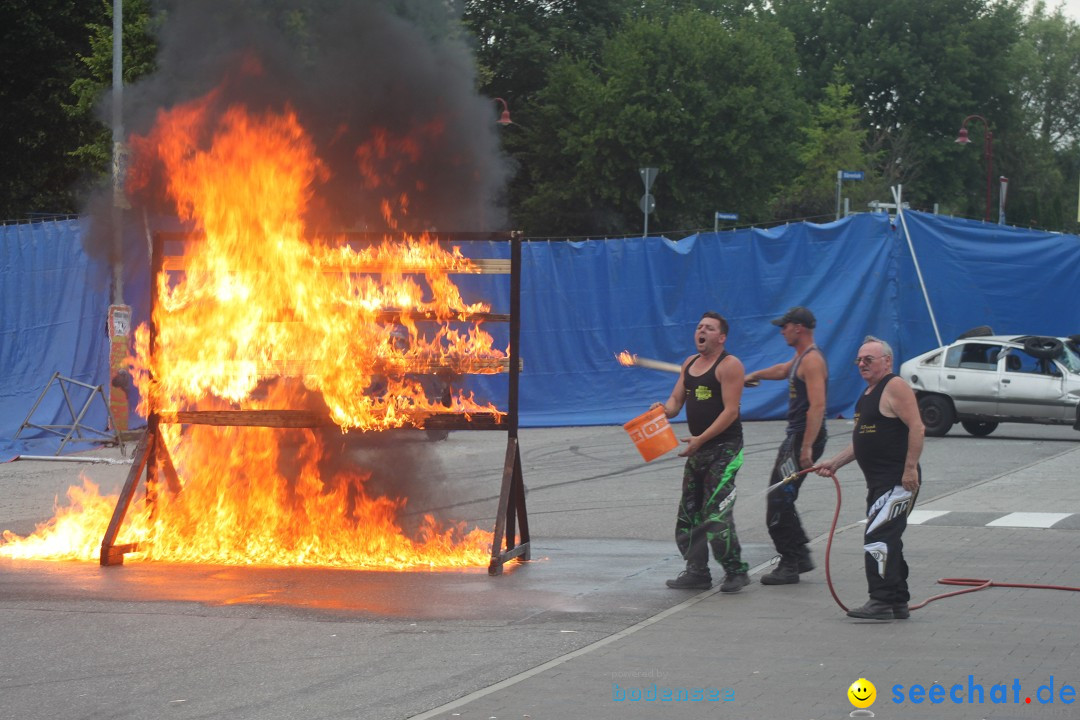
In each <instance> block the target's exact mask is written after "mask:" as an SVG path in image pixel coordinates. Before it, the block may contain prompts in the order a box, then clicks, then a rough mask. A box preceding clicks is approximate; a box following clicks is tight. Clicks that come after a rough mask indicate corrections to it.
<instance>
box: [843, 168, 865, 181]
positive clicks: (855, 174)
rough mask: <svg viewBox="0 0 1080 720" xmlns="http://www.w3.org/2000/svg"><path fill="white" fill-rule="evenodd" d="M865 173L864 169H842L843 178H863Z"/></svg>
mask: <svg viewBox="0 0 1080 720" xmlns="http://www.w3.org/2000/svg"><path fill="white" fill-rule="evenodd" d="M864 175H865V173H863V171H862V170H841V171H840V179H841V180H862V179H863V177H864Z"/></svg>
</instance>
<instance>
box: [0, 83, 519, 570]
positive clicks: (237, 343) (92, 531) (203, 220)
mask: <svg viewBox="0 0 1080 720" xmlns="http://www.w3.org/2000/svg"><path fill="white" fill-rule="evenodd" d="M213 99H214V94H213V93H212V94H211V95H208V96H207V97H205V98H202V99H200V100H197V101H194V102H192V103H189V104H187V105H183V106H179V107H177V108H174V109H172V110H170V111H167V112H166V111H162V112H161V113H159V116H158V120H157V124H156V126H155V128H154V129H153V131H152V132H151V133H150V134H149V135H148V136H146V137H141V138H135V139H134V140H133V143H132V145H133V147H134V148H135V156H136V163H135V165H134V167H133V170H132V174H131V183H132V185H133V186H134V187H146V186H147V185H148V178H149V177H150V176H152V175H153V170H152V169H147V168H148V167H153V166H155V165H156V166H160V168H161V169H162V170H163V172H164V174H165V176H166V177H167V180H168V185H167V188H168V195H169V196H170V198H171V200H172V201H173V202H174V204H175V206H176V210H177V212H178V214H179V215H180V217H181V219H183V220H185V221H187V222H188V223H189V224H190V227H191V229H192V231H193V232H192V235H193V236H195V237H197V238H199V239H197V240H194V241H192V242H189V243H187V245H186V247H185V249H184V255H183V257H182V259H181V260H180V261H179V262H178V263H175V262H174V263H171V264H170V263H166V266H165V271H164V272H161V273H160V274H159V275H158V276H157V277H156V278H155V282H156V285H157V297H158V298H159V301H158V304H157V306H156V308H155V311H154V321H155V323H156V327H157V333H156V336H155V337H154V339H153V342H154V348H153V352H151V347H150V344H151V338H150V331H149V329H148V328H147V327H146V326H142V327H140V328H138V329H137V331H136V342H135V350H136V353H135V354H136V357H135V358H134V359H132V361H131V364H132V370H133V374H134V375H135V377H136V382H137V383H138V385H139V388H140V391H141V394H142V397H143V398H144V400H143V405H142V407H141V408H140V410H141V411H142V412H144V413H147V412H149V411H150V410H151V409H154V410H158V411H161V412H162V413H163V415H168V413H170V412H173V411H180V410H209V409H237V408H239V409H244V410H267V409H269V410H287V409H297V408H298V407H300V408H302V407H305V406H309V407H310V406H316V407H320V406H321V405H320V402H321V403H322V404H324V405H325V408H326V409H327V410H328V411H329V415H330V417H331V418H332V420H333V421H334V422H335V423H337V424H338V425H339V426H341V428H342V429H344V430H348V429H350V428H353V429H360V430H362V431H363V430H380V429H387V428H393V427H402V426H406V425H414V426H418V427H422V426H423V423H424V421H425V419H426V418H427V417H429V416H430V415H431V414H432V413H434V412H447V411H450V412H456V413H461V414H467V413H475V412H491V413H496V414H497V413H498V411H497V410H496V409H495V408H494V407H493V406H491V405H480V404H478V403H477V402H476V401H475V400H474V399H473V398H472V397H471V396H466V395H465V394H463V393H461V392H455V393H454V394H453V395H452V396H451V397H450V398H449V399H447V398H446V397H436V398H432V397H428V395H429V393H428V392H427V391H426V390H425V388H424V384H423V382H422V380H421V377H422V376H425V375H426V376H428V377H429V378H430V377H431V376H432V375H433V374H434V375H437V376H441V377H442V378H444V379H445V378H448V377H456V376H457V375H459V374H462V373H492V372H500V371H502V370H503V369H504V368H503V364H504V361H505V358H506V352H504V351H501V350H498V349H495V348H493V347H492V343H493V340H492V337H491V336H490V335H489V334H488V333H486V332H484V331H483V329H482V328H481V327H479V326H478V325H477V324H472V325H470V326H469V328H468V329H467V330H462V329H459V328H458V327H452V326H451V325H450V323H451V321H452V320H454V318H458V317H460V316H461V315H463V314H465V315H467V314H475V313H484V312H487V311H489V309H490V308H489V307H488V306H487V305H486V304H482V303H475V304H467V303H465V302H464V301H463V299H462V297H461V294H460V292H459V291H458V288H457V286H456V285H454V283H453V282H452V281H451V279H450V274H451V273H461V272H479V270H478V269H477V267H476V266H475V264H474V263H473V262H472V261H470V260H468V259H467V258H465V257H463V256H462V255H461V253H460V251H459V250H458V249H457V248H454V249H453V250H447V249H445V248H443V247H441V246H440V245H439V244H438V243H436V242H435V241H433V240H432V239H431V238H429V237H426V236H421V237H419V238H416V237H411V236H405V237H403V238H398V239H392V238H390V237H386V238H384V239H383V241H382V242H381V243H379V244H377V245H375V246H372V247H366V248H361V249H357V248H353V247H351V246H350V245H348V244H347V243H346V242H344V239H343V238H315V239H311V238H309V237H308V232H307V227H306V225H305V220H304V218H305V212H306V211H307V209H308V207H309V202H310V201H311V200H312V199H313V197H314V195H315V192H316V190H317V187H318V185H319V183H320V182H323V181H325V180H326V179H327V177H328V171H327V169H326V166H325V165H324V164H323V163H322V162H321V161H320V160H319V158H318V157H317V156H316V152H315V147H314V144H313V142H312V141H311V140H310V138H309V137H308V136H307V134H306V133H305V131H304V129H303V128H302V127H301V125H300V123H299V121H298V119H297V116H296V114H295V113H294V112H293V111H291V110H289V109H286V110H285V111H284V112H281V113H274V112H265V113H262V114H253V113H249V112H248V111H247V110H246V109H245V108H243V107H240V106H233V107H230V108H229V109H228V110H226V111H225V112H224V113H223V114H222V115H221V117H220V118H219V119H218V120H217V121H215V119H214V118H213V117H211V115H212V113H211V112H210V110H209V108H210V106H211V105H212V104H213V103H212V102H211V101H212V100H213ZM441 130H442V126H441V124H439V123H437V122H434V123H429V124H428V125H425V126H423V127H422V128H420V129H419V130H418V132H419V133H421V134H427V135H437V134H438V133H439V132H441ZM421 146H422V143H420V142H417V141H415V140H413V139H410V138H408V137H405V138H397V137H392V136H391V135H390V134H389V133H388V132H386V131H385V130H379V131H377V132H376V133H375V135H374V137H373V138H372V139H371V141H370V142H369V143H367V144H365V145H364V146H362V147H361V148H359V149H358V150H357V151H356V157H357V160H358V167H357V172H358V173H360V174H361V176H362V179H363V181H364V186H365V187H367V188H368V189H371V190H374V189H377V188H378V187H380V186H381V185H382V183H380V182H379V179H378V172H380V171H381V170H384V169H385V170H387V171H392V170H393V169H395V168H398V167H399V166H400V163H401V162H412V163H415V162H416V161H417V160H418V158H419V155H418V153H419V152H420V148H421ZM395 153H396V154H398V155H400V156H401V157H400V158H398V159H395V157H394V156H395ZM382 206H383V211H384V213H386V215H387V217H386V219H387V221H388V226H389V227H394V223H393V215H394V212H395V209H396V210H397V211H398V212H405V211H406V210H407V208H408V198H407V196H404V195H402V196H399V197H394V198H383V199H382ZM179 270H182V274H181V273H179V272H176V271H179ZM388 311H390V317H391V319H389V320H387V319H386V318H387V317H388V316H387V313H388ZM432 318H434V319H435V320H436V321H437V322H438V325H437V327H436V329H435V330H434V331H431V330H430V323H431V319H432ZM418 323H420V324H421V326H422V327H425V328H429V330H428V331H427V332H423V331H421V329H420V327H418ZM313 399H314V400H315V402H313ZM320 399H321V401H320ZM161 432H162V440H163V442H164V443H165V447H166V448H167V454H168V455H169V457H170V458H171V459H172V461H173V464H174V465H175V467H176V471H177V474H178V475H179V478H180V484H181V486H182V488H181V489H180V491H179V492H176V493H169V492H165V491H164V488H158V487H157V485H156V484H155V488H156V489H157V492H155V493H153V494H152V496H153V498H154V501H153V502H147V501H146V500H145V498H144V499H142V500H140V501H139V502H138V503H137V504H135V505H133V506H132V507H131V509H130V510H129V512H128V515H127V521H126V522H125V525H124V527H123V529H122V530H121V533H120V537H119V538H118V543H129V542H133V541H134V542H137V543H138V545H139V553H138V554H137V555H131V556H129V557H132V558H136V559H137V558H140V557H141V558H144V559H150V560H168V561H181V562H208V563H224V564H269V565H294V564H305V565H324V566H333V567H350V568H413V567H424V568H445V567H460V566H477V565H483V564H486V563H487V561H488V559H489V558H490V543H491V537H492V536H491V533H488V532H485V531H481V530H476V529H474V530H472V531H471V532H466V531H465V528H464V527H463V526H454V527H451V528H449V529H446V528H443V527H441V526H440V525H439V524H438V523H437V522H436V521H435V520H434V519H433V518H431V517H425V519H424V520H423V521H422V522H420V523H419V527H418V528H417V529H416V530H415V532H414V533H413V534H414V535H415V537H416V539H410V538H409V537H407V536H406V534H405V532H404V530H403V529H402V527H401V524H400V523H399V521H398V520H397V516H398V513H399V511H401V510H402V508H403V506H404V504H405V502H406V501H405V500H401V499H392V498H386V497H371V496H369V495H368V494H367V492H366V491H365V481H366V480H367V478H368V476H369V473H366V472H363V471H339V472H336V473H333V474H330V475H327V474H326V473H324V472H323V471H322V470H321V469H320V463H321V461H322V460H323V459H324V458H323V456H324V444H323V442H322V441H321V440H320V437H319V434H318V433H316V432H314V431H309V430H303V431H300V430H271V429H266V428H235V427H225V428H222V427H219V428H209V427H205V426H192V427H184V428H183V429H181V428H180V427H179V426H176V425H163V426H162V428H161ZM69 500H70V502H71V506H70V508H65V509H62V510H58V511H57V514H56V517H54V518H53V519H52V520H51V521H49V522H48V523H46V524H44V525H43V526H42V527H40V528H39V529H38V530H37V531H36V532H35V533H34V534H33V535H32V536H30V537H29V538H25V539H23V538H18V537H16V536H14V535H12V534H11V533H7V532H5V533H4V535H3V539H2V541H0V555H6V556H10V557H37V558H56V559H59V558H72V559H82V560H90V559H94V558H96V557H97V554H98V551H99V549H98V546H99V545H100V542H101V537H102V536H103V534H104V531H105V527H106V526H107V525H108V522H109V518H110V516H111V514H112V509H113V507H114V506H115V498H105V497H102V496H100V495H99V494H98V492H97V488H96V487H94V486H93V485H92V484H90V483H85V484H84V485H83V487H81V488H72V489H71V490H70V491H69Z"/></svg>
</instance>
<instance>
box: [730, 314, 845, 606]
mask: <svg viewBox="0 0 1080 720" xmlns="http://www.w3.org/2000/svg"><path fill="white" fill-rule="evenodd" d="M772 324H773V325H777V326H778V327H779V328H780V333H781V334H782V335H783V336H784V340H785V341H786V342H787V344H788V345H790V346H791V347H793V348H795V357H793V358H792V359H790V360H788V361H787V362H783V363H779V364H778V365H773V366H772V367H767V368H764V369H761V370H756V371H754V372H752V373H749V374H748V375H747V376H746V383H747V385H756V384H757V381H758V380H787V382H788V414H787V420H788V425H787V430H786V433H785V436H784V441H783V442H782V443H780V449H779V450H778V451H777V453H776V462H775V463H773V469H772V474H771V475H770V477H769V485H770V486H773V485H776V484H778V483H779V482H780V481H781V480H783V479H784V478H785V477H787V476H789V475H791V474H792V473H793V472H796V471H798V470H804V469H806V468H808V467H811V466H813V464H814V461H815V460H817V459H818V458H819V457H821V455H822V453H824V452H825V442H826V440H827V439H828V437H829V435H828V433H827V432H826V431H825V395H826V387H827V385H828V382H829V368H828V365H827V364H826V363H825V356H824V355H823V354H822V353H821V349H820V348H818V346H817V345H815V344H814V327H815V326H816V325H817V319H816V318H815V317H814V313H812V312H810V310H809V309H808V308H804V307H793V308H791V309H790V310H788V311H787V312H786V313H784V315H783V316H781V317H778V318H776V319H775V320H773V321H772ZM802 483H803V476H802V475H800V476H799V477H797V478H796V479H795V480H793V481H792V482H789V483H787V484H786V485H783V486H782V487H781V488H780V489H778V490H776V491H774V492H771V493H769V494H768V495H767V496H766V498H765V526H766V527H767V528H768V529H769V537H771V538H772V541H773V545H774V546H775V547H776V552H777V553H778V554H779V555H780V562H779V563H778V564H777V566H776V567H775V568H774V569H773V570H772V572H770V573H768V574H766V575H763V576H762V578H761V584H762V585H790V584H792V583H797V582H799V575H800V574H801V573H804V572H809V571H811V570H813V569H814V563H813V561H812V560H811V559H810V549H809V548H807V547H806V543H807V542H809V538H807V536H806V531H805V530H803V526H802V521H801V520H800V519H799V512H798V510H796V509H795V501H796V500H798V498H799V489H800V488H801V487H802Z"/></svg>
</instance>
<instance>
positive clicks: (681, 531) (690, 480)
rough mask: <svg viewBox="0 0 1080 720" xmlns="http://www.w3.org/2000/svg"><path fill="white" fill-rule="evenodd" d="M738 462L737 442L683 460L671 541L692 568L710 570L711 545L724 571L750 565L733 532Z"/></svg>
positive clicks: (702, 571)
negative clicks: (680, 486)
mask: <svg viewBox="0 0 1080 720" xmlns="http://www.w3.org/2000/svg"><path fill="white" fill-rule="evenodd" d="M742 463H743V453H742V442H740V441H735V442H731V443H721V444H718V445H714V446H712V447H707V448H703V449H701V450H698V451H697V452H696V453H694V454H693V455H691V456H690V457H688V458H687V459H686V466H685V468H684V469H683V485H682V499H681V500H680V502H679V513H678V516H677V518H676V521H675V543H676V545H678V548H679V552H680V553H682V556H683V559H684V560H686V569H687V570H689V571H690V572H693V573H696V574H702V575H704V574H709V549H710V548H712V553H713V556H714V557H715V558H716V561H717V562H718V563H720V565H721V566H722V567H723V568H724V571H725V572H727V573H743V572H746V571H747V569H748V568H749V566H748V565H747V564H746V563H745V562H743V560H742V546H741V545H739V536H738V535H737V534H736V532H735V516H734V510H735V473H737V472H738V471H739V468H740V467H742Z"/></svg>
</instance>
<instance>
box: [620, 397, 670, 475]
mask: <svg viewBox="0 0 1080 720" xmlns="http://www.w3.org/2000/svg"><path fill="white" fill-rule="evenodd" d="M623 428H624V429H625V430H626V432H627V433H628V434H629V435H630V439H631V440H633V441H634V445H636V446H637V449H638V452H639V453H641V457H642V458H644V460H645V462H649V461H650V460H655V459H656V458H658V457H660V456H661V455H663V454H664V453H666V452H667V451H669V450H672V449H674V448H677V447H678V446H679V441H678V440H676V439H675V431H674V430H672V429H671V425H669V424H668V421H667V416H666V415H665V414H664V408H662V407H658V408H653V409H651V410H649V411H648V412H646V413H644V414H643V415H638V416H637V417H636V418H634V419H633V420H631V421H630V422H628V423H626V424H625V425H623Z"/></svg>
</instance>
